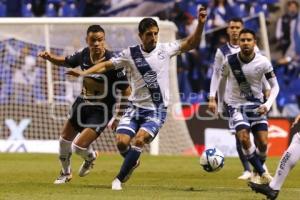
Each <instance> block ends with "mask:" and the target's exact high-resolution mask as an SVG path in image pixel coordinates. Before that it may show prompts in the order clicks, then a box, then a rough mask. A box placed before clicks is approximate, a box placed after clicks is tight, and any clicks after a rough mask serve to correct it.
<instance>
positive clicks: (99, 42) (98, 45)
mask: <svg viewBox="0 0 300 200" xmlns="http://www.w3.org/2000/svg"><path fill="white" fill-rule="evenodd" d="M86 42H87V44H88V46H89V48H90V51H91V52H92V53H99V54H100V53H101V52H103V51H104V50H105V34H104V33H103V32H89V34H88V35H87V37H86Z"/></svg>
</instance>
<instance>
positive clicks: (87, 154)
mask: <svg viewBox="0 0 300 200" xmlns="http://www.w3.org/2000/svg"><path fill="white" fill-rule="evenodd" d="M72 149H73V152H75V153H76V154H77V155H79V156H81V157H82V158H83V159H84V160H87V161H91V160H94V159H95V158H96V152H95V151H94V150H93V148H92V147H91V145H90V146H89V147H88V148H83V147H80V146H78V145H76V144H74V143H73V145H72Z"/></svg>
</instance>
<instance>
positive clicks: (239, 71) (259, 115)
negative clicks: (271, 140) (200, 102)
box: [210, 29, 279, 183]
mask: <svg viewBox="0 0 300 200" xmlns="http://www.w3.org/2000/svg"><path fill="white" fill-rule="evenodd" d="M239 46H240V49H241V50H240V51H239V52H238V53H235V54H231V55H229V56H227V58H226V61H225V63H224V65H223V68H222V75H223V76H224V77H226V78H227V85H226V92H225V94H224V95H225V96H224V101H225V102H226V103H227V104H228V106H227V109H228V112H229V117H230V119H229V120H231V122H232V124H233V126H234V128H235V131H236V134H237V136H238V138H239V140H240V142H241V144H242V151H243V153H244V154H245V155H246V157H247V159H248V161H249V162H250V163H251V164H252V166H253V167H254V169H255V170H256V171H257V172H258V174H259V175H260V177H261V179H260V181H261V182H262V183H267V182H270V181H271V179H272V177H271V176H270V175H269V174H268V173H267V172H266V170H265V169H264V168H263V164H264V162H265V160H266V154H267V153H266V151H267V143H268V122H267V116H266V114H267V112H268V111H269V110H270V108H271V106H272V104H273V102H274V100H275V99H276V97H277V95H278V92H279V86H278V82H277V79H276V77H275V74H274V72H273V67H272V64H271V63H270V61H269V60H268V59H267V58H266V57H265V56H263V55H261V54H259V53H255V51H254V48H255V46H256V36H255V33H254V32H253V31H252V30H249V29H243V30H241V31H240V33H239ZM264 76H265V78H266V79H267V81H268V82H269V84H270V86H271V90H270V96H269V97H268V99H267V101H266V102H264V100H263V97H264V95H263V92H262V85H263V77H264ZM219 84H220V79H218V80H217V84H216V87H213V88H212V90H211V91H210V99H213V98H215V94H216V91H217V88H218V87H219ZM263 102H264V103H263ZM250 131H251V132H252V133H253V135H254V140H255V144H256V146H257V148H256V146H255V145H254V144H253V143H252V142H251V140H250Z"/></svg>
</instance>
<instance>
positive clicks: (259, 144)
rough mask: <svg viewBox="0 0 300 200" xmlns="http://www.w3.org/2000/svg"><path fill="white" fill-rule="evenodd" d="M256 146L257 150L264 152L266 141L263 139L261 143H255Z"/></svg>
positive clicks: (266, 145) (266, 146)
mask: <svg viewBox="0 0 300 200" xmlns="http://www.w3.org/2000/svg"><path fill="white" fill-rule="evenodd" d="M257 148H258V149H259V151H261V152H266V151H267V148H268V142H267V141H264V142H262V143H257Z"/></svg>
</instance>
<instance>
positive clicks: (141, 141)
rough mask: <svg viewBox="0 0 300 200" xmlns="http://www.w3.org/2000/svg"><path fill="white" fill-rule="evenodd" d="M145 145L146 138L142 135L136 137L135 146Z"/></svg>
mask: <svg viewBox="0 0 300 200" xmlns="http://www.w3.org/2000/svg"><path fill="white" fill-rule="evenodd" d="M144 145H145V141H144V138H142V137H139V138H136V140H135V141H134V146H137V147H141V148H142V147H143V146H144Z"/></svg>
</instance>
